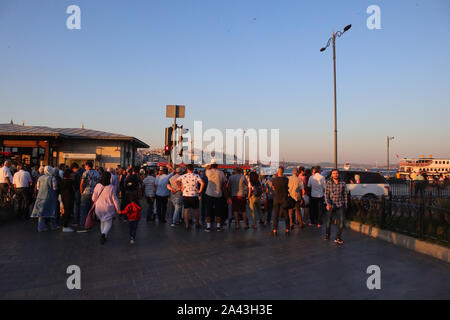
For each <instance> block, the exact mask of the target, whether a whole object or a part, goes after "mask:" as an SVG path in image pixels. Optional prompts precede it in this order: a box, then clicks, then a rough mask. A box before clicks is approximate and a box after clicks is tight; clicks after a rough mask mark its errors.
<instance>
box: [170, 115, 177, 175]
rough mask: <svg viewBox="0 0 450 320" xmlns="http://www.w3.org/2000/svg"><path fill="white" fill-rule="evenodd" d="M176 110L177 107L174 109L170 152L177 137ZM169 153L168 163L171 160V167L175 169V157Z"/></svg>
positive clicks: (173, 148)
mask: <svg viewBox="0 0 450 320" xmlns="http://www.w3.org/2000/svg"><path fill="white" fill-rule="evenodd" d="M177 111H178V107H177V110H175V117H173V131H172V148H171V150H170V153H171V154H172V152H173V151H174V150H175V144H176V137H177V131H176V130H177ZM171 154H170V155H169V163H170V161H172V164H173V169H175V166H176V165H175V159H172V155H171Z"/></svg>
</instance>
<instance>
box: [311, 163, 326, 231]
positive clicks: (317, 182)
mask: <svg viewBox="0 0 450 320" xmlns="http://www.w3.org/2000/svg"><path fill="white" fill-rule="evenodd" d="M312 172H313V175H312V176H311V177H310V178H309V180H308V187H309V188H311V223H310V225H317V227H319V228H320V227H321V225H322V213H323V201H324V198H323V197H324V192H325V187H326V182H325V177H324V176H323V175H321V174H320V172H321V170H320V166H317V167H314V168H313V169H312Z"/></svg>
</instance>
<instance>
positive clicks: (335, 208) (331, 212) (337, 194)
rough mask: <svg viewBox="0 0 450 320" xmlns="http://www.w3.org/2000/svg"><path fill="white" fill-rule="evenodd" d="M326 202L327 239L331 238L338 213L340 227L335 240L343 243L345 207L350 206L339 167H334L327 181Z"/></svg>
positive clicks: (340, 243) (337, 242)
mask: <svg viewBox="0 0 450 320" xmlns="http://www.w3.org/2000/svg"><path fill="white" fill-rule="evenodd" d="M325 203H326V205H327V211H328V222H327V230H326V235H325V240H329V239H330V231H331V223H332V221H333V220H334V217H335V215H337V218H338V220H339V222H338V228H339V229H338V232H337V234H336V239H335V240H334V242H335V243H336V244H339V245H343V244H344V241H343V240H342V238H341V236H342V231H343V230H344V220H345V209H346V208H347V207H348V193H347V186H346V184H345V182H344V181H342V180H340V179H339V171H338V170H337V169H334V170H333V171H332V172H331V179H330V180H328V181H327V185H326V188H325Z"/></svg>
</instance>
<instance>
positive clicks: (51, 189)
mask: <svg viewBox="0 0 450 320" xmlns="http://www.w3.org/2000/svg"><path fill="white" fill-rule="evenodd" d="M36 189H37V190H38V194H37V197H36V202H35V204H34V208H33V212H32V213H31V217H32V218H39V220H38V232H43V231H47V230H48V229H49V227H50V229H51V230H57V229H58V225H57V224H56V217H55V212H56V203H57V201H58V194H57V190H58V185H57V183H56V179H55V177H54V175H53V168H52V167H51V166H46V167H45V168H44V174H43V175H42V176H40V177H39V179H38V181H37V184H36Z"/></svg>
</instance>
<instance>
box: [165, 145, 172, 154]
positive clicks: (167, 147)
mask: <svg viewBox="0 0 450 320" xmlns="http://www.w3.org/2000/svg"><path fill="white" fill-rule="evenodd" d="M171 149H172V146H171V145H169V144H166V147H165V148H164V154H165V155H166V156H169V155H170V151H171Z"/></svg>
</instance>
